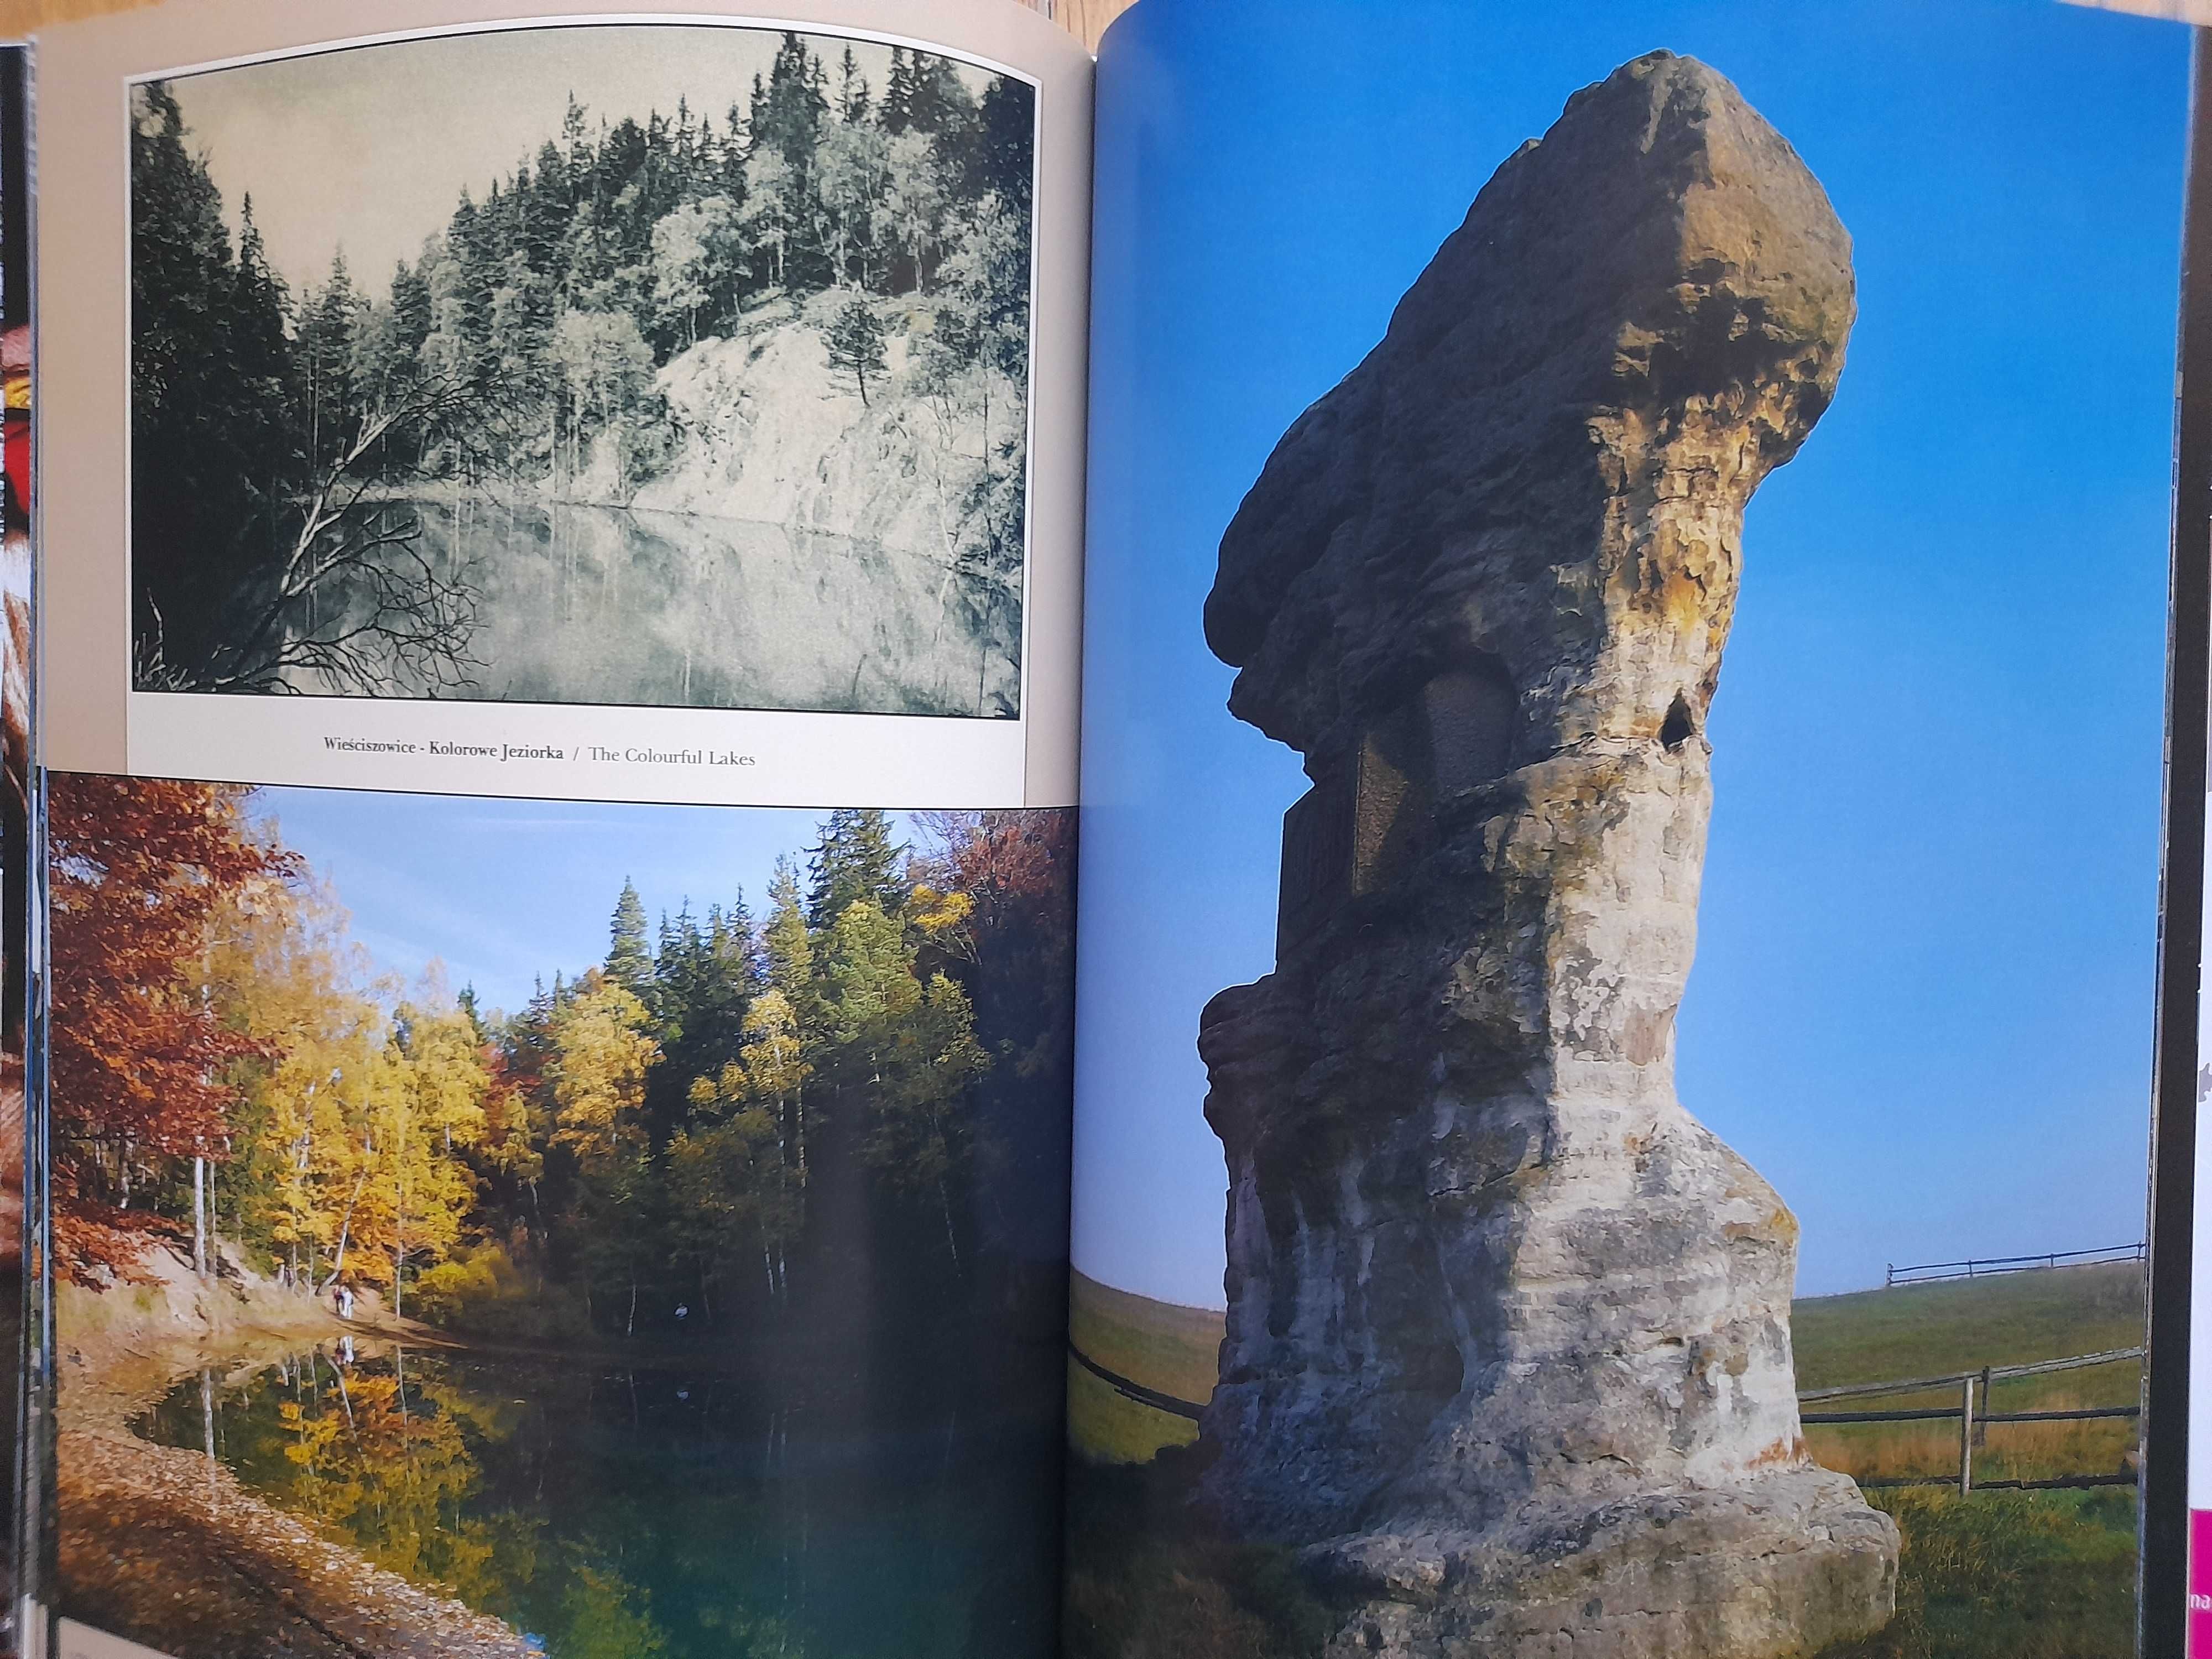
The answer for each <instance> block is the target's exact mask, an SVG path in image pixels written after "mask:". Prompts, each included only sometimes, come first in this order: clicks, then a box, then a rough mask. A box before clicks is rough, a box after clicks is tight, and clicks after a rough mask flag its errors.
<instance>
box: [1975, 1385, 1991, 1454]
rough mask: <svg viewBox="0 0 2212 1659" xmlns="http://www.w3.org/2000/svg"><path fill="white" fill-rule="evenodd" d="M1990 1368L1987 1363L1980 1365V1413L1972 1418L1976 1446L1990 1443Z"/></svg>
mask: <svg viewBox="0 0 2212 1659" xmlns="http://www.w3.org/2000/svg"><path fill="white" fill-rule="evenodd" d="M1989 1415H1990V1367H1989V1366H1987V1365H1984V1366H1983V1367H1982V1414H1981V1415H1980V1416H1979V1417H1978V1418H1976V1419H1974V1443H1975V1444H1976V1445H1977V1446H1986V1445H1988V1444H1989V1443H1990V1425H1989Z"/></svg>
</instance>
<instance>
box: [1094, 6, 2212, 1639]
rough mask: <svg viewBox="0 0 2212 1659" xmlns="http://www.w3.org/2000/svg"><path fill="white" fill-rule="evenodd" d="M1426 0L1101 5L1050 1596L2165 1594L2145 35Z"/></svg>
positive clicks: (2153, 389) (2042, 19) (2170, 80)
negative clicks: (2153, 1268)
mask: <svg viewBox="0 0 2212 1659" xmlns="http://www.w3.org/2000/svg"><path fill="white" fill-rule="evenodd" d="M1420 18H1421V21H1420V27H1418V28H1416V27H1406V28H1403V29H1398V28H1393V27H1389V26H1388V24H1387V23H1385V22H1384V21H1383V20H1381V19H1380V18H1378V17H1377V16H1376V15H1375V14H1374V13H1373V11H1372V9H1370V8H1367V7H1364V6H1361V5H1358V4H1353V3H1349V0H1343V3H1339V0H1297V3H1287V4H1280V5H1275V6H1271V7H1265V8H1261V7H1232V8H1221V7H1214V6H1209V5H1204V4H1200V3H1196V0H1142V3H1140V4H1139V5H1138V6H1137V7H1136V8H1135V9H1133V10H1132V11H1131V12H1130V13H1129V14H1128V15H1126V16H1125V17H1123V18H1122V19H1121V20H1120V21H1118V22H1116V23H1115V25H1114V26H1113V27H1112V28H1111V29H1110V30H1109V33H1108V34H1107V36H1106V39H1105V41H1104V44H1103V49H1102V55H1101V59H1100V69H1099V117H1098V119H1099V131H1100V135H1101V136H1100V143H1099V152H1098V167H1097V197H1098V217H1097V243H1098V247H1099V257H1098V273H1099V274H1098V280H1097V296H1098V298H1097V307H1096V313H1095V314H1096V319H1097V320H1096V325H1095V333H1094V356H1093V388H1094V391H1093V404H1092V416H1091V502H1092V507H1091V543H1090V573H1091V574H1090V591H1089V594H1088V599H1087V605H1086V647H1085V668H1086V673H1087V675H1088V688H1089V698H1088V710H1089V714H1088V720H1087V723H1086V731H1085V756H1084V763H1085V777H1084V806H1085V844H1084V873H1083V892H1082V910H1083V917H1084V926H1083V931H1082V939H1081V963H1080V970H1079V979H1080V986H1081V998H1080V1007H1079V1037H1078V1114H1077V1139H1076V1146H1077V1156H1076V1171H1077V1182H1076V1206H1075V1237H1074V1258H1075V1266H1076V1269H1077V1278H1076V1280H1075V1288H1074V1293H1073V1310H1072V1316H1071V1340H1072V1347H1073V1351H1074V1352H1073V1355H1072V1357H1071V1360H1070V1365H1069V1387H1070V1400H1071V1407H1070V1431H1071V1439H1072V1444H1073V1450H1074V1461H1073V1463H1072V1464H1071V1468H1070V1475H1069V1481H1070V1528H1071V1531H1070V1563H1069V1576H1068V1586H1069V1588H1068V1612H1067V1617H1068V1620H1069V1629H1070V1644H1071V1651H1073V1652H1076V1653H1081V1654H1100V1655H1107V1654H1112V1655H1128V1654H1138V1653H1152V1652H1264V1653H1268V1654H1274V1655H1285V1656H1289V1655H1297V1654H1320V1653H1322V1652H1324V1651H1326V1652H1328V1653H1332V1654H1335V1653H1355V1652H1357V1653H1367V1654H1377V1655H1396V1656H1408V1659H1411V1656H1421V1659H1431V1656H1443V1655H1447V1654H1451V1655H1457V1654H1466V1653H1475V1652H1481V1653H1492V1652H1495V1653H1508V1652H1511V1653H1516V1654H1517V1653H1536V1652H1554V1651H1557V1652H1565V1651H1567V1650H1572V1651H1573V1652H1575V1653H1577V1654H1581V1653H1583V1652H1589V1653H1603V1654H1624V1655H1625V1654H1638V1655H1641V1654H1647V1653H1649V1654H1662V1653H1663V1654H1668V1655H1685V1656H1688V1655H1695V1656H1722V1655H1726V1656H1742V1659H1751V1656H1760V1659H1771V1656H1778V1655H1782V1654H1785V1653H1816V1652H1829V1653H1836V1654H1845V1653H1848V1654H1854V1655H1884V1656H1934V1655H1938V1654H1941V1655H1947V1656H1957V1655H1981V1654H1987V1655H1990V1656H1997V1655H2011V1654H2017V1653H2023V1652H2029V1651H2034V1650H2037V1648H2038V1647H2039V1644H2045V1643H2048V1644H2051V1649H2052V1650H2054V1651H2058V1650H2063V1651H2065V1652H2067V1653H2069V1654H2097V1655H2103V1656H2111V1659H2120V1656H2124V1655H2129V1654H2132V1653H2134V1652H2135V1651H2136V1646H2135V1643H2136V1581H2135V1567H2136V1554H2137V1522H2136V1504H2137V1497H2138V1492H2137V1486H2138V1482H2139V1480H2140V1479H2141V1478H2142V1473H2143V1468H2144V1463H2143V1459H2142V1452H2141V1441H2140V1432H2141V1420H2140V1416H2139V1413H2140V1411H2141V1402H2142V1370H2143V1364H2144V1358H2143V1351H2144V1343H2145V1336H2144V1331H2145V1323H2144V1293H2145V1285H2144V1276H2145V1267H2144V1260H2143V1258H2144V1254H2145V1252H2144V1243H2145V1236H2144V1233H2143V1231H2142V1229H2143V1225H2144V1200H2145V1176H2146V1172H2147V1163H2146V1147H2147V1143H2148V1133H2147V1131H2148V1102H2149V1097H2150V1085H2151V1061H2152V1056H2153V1042H2152V1038H2153V1032H2154V1015H2155V1011H2156V1004H2155V999H2154V965H2155V963H2156V945H2157V941H2158V936H2159V908H2158V906H2159V886H2158V882H2159V872H2160V730H2161V713H2162V708H2161V704H2162V696H2163V678H2162V671H2163V665H2164V641H2165V636H2166V635H2165V630H2166V576H2167V570H2168V534H2167V526H2168V515H2169V508H2170V505H2171V501H2172V459H2171V458H2172V441H2171V423H2172V395H2173V324H2174V292H2175V285H2176V273H2177V270H2178V264H2179V240H2178V234H2177V233H2178V228H2179V210H2180V205H2181V201H2182V182H2183V162H2184V159H2185V126H2186V121H2187V116H2188V107H2189V91H2190V88H2189V73H2188V70H2189V46H2190V42H2189V38H2188V36H2187V34H2186V33H2185V32H2183V31H2181V30H2178V29H2175V28H2173V27H2171V26H2170V25H2166V24H2161V23H2158V22H2154V21H2148V20H2140V19H2131V18H2125V17H2119V16H2115V15H2110V14H2108V13H2100V12H2098V11H2095V10H2090V9H2076V8H2071V7H2066V6H2056V5H2054V6H2033V7H2023V8H2014V9H2006V10H2005V11H2004V12H2003V14H2002V18H2001V19H2000V17H1999V16H1998V15H1997V14H1996V13H1995V12H1990V11H1972V10H1959V9H1948V8H1946V9H1918V10H1914V9H1904V10H1900V9H1895V8H1886V7H1880V6H1874V5H1856V4H1847V5H1842V6H1831V7H1825V8H1822V9H1820V10H1819V12H1818V14H1817V15H1815V14H1814V13H1809V12H1808V13H1805V14H1803V15H1794V14H1793V15H1784V14H1782V13H1778V12H1776V11H1774V10H1773V9H1768V8H1759V7H1752V6H1741V7H1712V6H1688V5H1679V6H1678V5H1662V6H1658V7H1639V8H1637V9H1635V11H1634V13H1633V15H1629V14H1628V13H1626V12H1620V13H1613V12H1599V11H1591V12H1587V13H1582V14H1578V15H1573V16H1569V15H1565V13H1563V12H1561V11H1560V10H1559V9H1545V10H1541V11H1540V10H1537V9H1531V10H1528V11H1527V12H1526V13H1525V14H1522V13H1516V14H1512V15H1508V14H1506V13H1504V12H1502V11H1500V10H1499V9H1496V8H1474V7H1468V8H1459V9H1448V8H1431V9H1425V10H1424V11H1422V13H1421V14H1420ZM2196 556H2197V559H2198V560H2199V561H2200V562H2201V557H2202V553H2201V545H2200V546H2199V548H2198V550H2197V555H2196ZM1723 657H1724V658H1725V659H1724V660H1723ZM2198 730H2199V731H2200V732H2201V727H2199V728H2198ZM2189 969H2190V972H2191V974H2192V975H2193V972H2194V963H2193V960H2192V962H2191V963H2190V964H2189ZM2191 983H2192V984H2193V979H2192V981H2191ZM2183 1041H2184V1042H2186V1041H2187V1034H2186V1033H2185V1036H2184V1038H2183ZM2177 1473H2178V1471H2177ZM2174 1518H2175V1519H2178V1517H2174ZM2031 1563H2032V1564H2033V1565H2030V1564H2031ZM2006 1564H2014V1565H2006ZM2015 1569H2016V1570H2015ZM2162 1584H2163V1589H2162V1590H2161V1591H2160V1595H2161V1600H2160V1602H2159V1604H2158V1606H2157V1607H2156V1608H2155V1609H2151V1610H2150V1611H2154V1612H2155V1613H2156V1614H2157V1616H2158V1618H2159V1619H2160V1620H2161V1621H2162V1622H2161V1623H2160V1625H2159V1626H2157V1628H2159V1629H2160V1630H2163V1631H2165V1632H2166V1636H2167V1637H2171V1636H2172V1635H2173V1634H2174V1633H2175V1628H2174V1627H2175V1626H2178V1622H2179V1609H2180V1601H2179V1594H2178V1592H2179V1583H2178V1581H2176V1580H2174V1579H2172V1578H2169V1579H2167V1580H2165V1581H2162ZM2160 1639H2161V1640H2164V1639H2165V1638H2160ZM2169 1646H2170V1644H2169ZM2164 1650H2169V1648H2168V1647H2159V1646H2154V1647H2152V1648H2147V1649H2146V1650H2145V1651H2164Z"/></svg>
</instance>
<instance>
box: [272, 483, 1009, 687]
mask: <svg viewBox="0 0 2212 1659" xmlns="http://www.w3.org/2000/svg"><path fill="white" fill-rule="evenodd" d="M374 510H376V511H378V512H381V513H393V512H411V513H415V514H416V515H417V516H418V518H419V520H420V523H421V526H422V533H421V535H420V537H419V538H418V540H417V541H416V546H415V551H416V552H417V553H419V554H420V555H421V556H422V557H423V558H425V559H427V560H428V561H429V562H430V563H431V565H432V567H433V568H435V569H436V570H437V571H438V572H439V573H440V574H441V575H442V576H444V577H446V578H447V579H449V580H453V579H459V580H465V581H466V582H467V583H468V584H469V585H470V586H471V587H473V588H474V589H475V590H476V592H477V595H478V601H477V607H476V616H477V630H476V633H475V636H474V640H473V643H472V646H471V655H472V656H473V657H474V658H475V659H476V662H477V665H476V666H474V667H473V668H471V669H470V670H469V671H468V672H469V673H470V675H471V678H472V679H473V681H474V684H473V685H471V686H470V687H468V688H466V689H464V690H459V691H447V692H443V693H441V695H447V696H466V697H471V698H482V699H486V700H491V701H505V702H592V703H615V704H623V703H629V704H641V705H647V706H651V707H658V708H670V707H673V708H777V709H816V710H823V711H834V712H840V713H871V714H944V715H969V716H983V717H1001V718H1003V717H1006V716H1010V715H1012V714H1016V713H1018V708H1019V701H1020V663H1019V655H1020V639H1021V617H1020V596H1019V592H1018V590H1011V591H1010V590H1006V589H1002V588H995V587H994V586H992V585H990V584H988V583H986V582H983V581H981V580H979V579H977V578H975V577H973V576H972V575H970V574H965V573H962V572H957V571H955V570H953V569H952V568H951V567H950V565H949V563H948V561H947V560H946V558H945V556H943V555H942V553H941V552H939V553H933V552H932V551H930V550H910V549H896V548H888V547H884V546H883V545H881V544H877V543H872V542H865V541H855V540H853V539H851V538H847V537H842V536H832V535H828V534H825V533H823V532H817V531H811V530H808V529H806V528H805V527H804V526H791V525H771V524H756V523H750V522H747V521H744V520H736V519H716V518H708V517H704V516H701V515H696V514H691V513H640V512H632V511H630V510H629V509H627V508H623V507H579V506H569V505H565V504H555V505H550V506H535V507H528V506H526V507H507V506H502V505H499V504H496V503H493V502H489V501H475V500H471V499H467V498H462V499H459V500H438V501H392V502H382V503H379V504H378V506H377V507H376V508H375V509H374ZM345 615H346V617H347V619H348V620H349V621H354V620H358V619H359V618H358V617H357V616H356V614H355V613H354V612H353V611H346V612H345ZM321 620H322V621H323V623H324V624H325V626H326V627H327V626H328V624H329V621H330V618H329V617H327V615H326V614H325V617H322V618H321ZM294 689H295V690H302V691H310V692H313V691H325V690H331V689H332V688H331V687H328V686H326V685H322V684H315V683H313V681H312V680H301V681H299V682H298V683H296V684H295V688H294ZM421 694H422V688H421V687H420V686H417V685H410V684H406V683H405V682H404V679H395V682H394V684H393V685H392V690H390V691H389V692H388V693H386V694H385V695H389V696H416V695H421Z"/></svg>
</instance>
